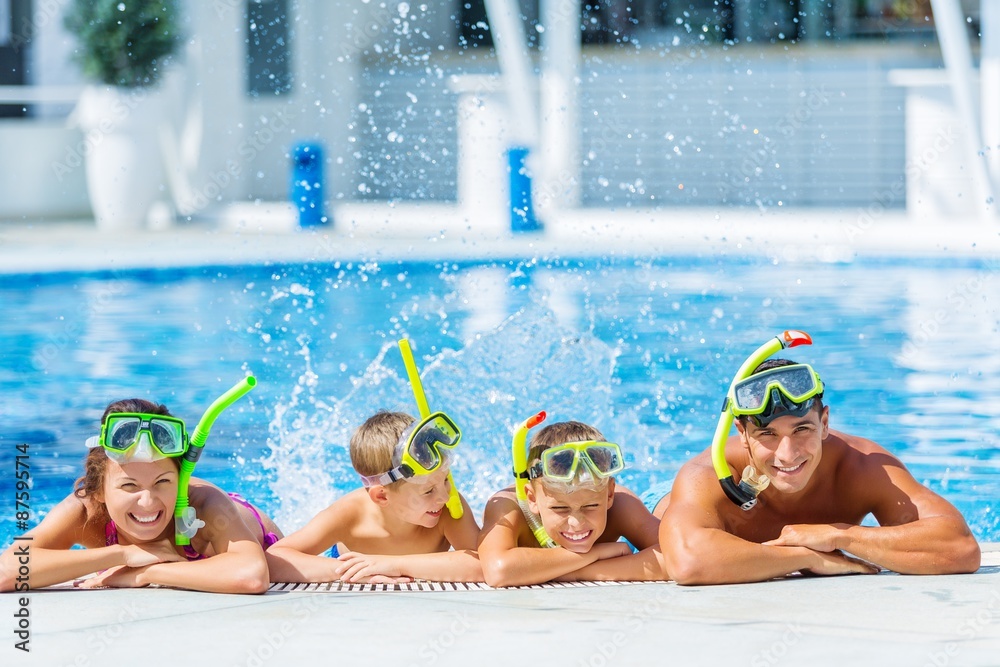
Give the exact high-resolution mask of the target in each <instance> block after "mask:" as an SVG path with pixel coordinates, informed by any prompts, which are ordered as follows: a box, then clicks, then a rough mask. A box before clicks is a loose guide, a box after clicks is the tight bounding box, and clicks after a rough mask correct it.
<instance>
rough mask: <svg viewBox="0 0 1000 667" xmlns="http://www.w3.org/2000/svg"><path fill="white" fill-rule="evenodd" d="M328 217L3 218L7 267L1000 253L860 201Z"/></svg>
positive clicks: (374, 210)
mask: <svg viewBox="0 0 1000 667" xmlns="http://www.w3.org/2000/svg"><path fill="white" fill-rule="evenodd" d="M335 219H336V222H335V224H334V225H333V227H330V228H313V229H287V228H279V229H275V228H274V227H273V226H269V225H268V224H267V222H266V217H265V216H262V217H261V222H260V224H257V225H256V226H255V223H254V222H253V221H252V220H250V221H244V222H243V223H241V224H237V225H228V226H227V225H220V224H218V223H214V222H192V223H181V224H175V225H174V226H171V227H169V228H168V229H164V230H158V231H150V230H139V231H120V232H104V231H100V230H98V229H97V228H96V226H95V225H94V223H93V221H89V220H77V221H45V222H31V223H29V222H17V223H10V222H8V223H3V224H0V274H17V273H47V272H61V271H97V270H116V269H117V270H126V269H137V268H171V267H191V266H221V265H226V266H233V265H244V264H280V263H294V262H304V263H305V262H308V263H313V262H331V261H382V262H385V261H395V260H423V261H427V260H440V259H474V260H500V259H503V260H506V259H532V258H537V259H553V258H559V257H568V258H575V257H580V258H586V257H615V256H623V257H683V256H693V257H714V258H733V259H740V258H746V257H755V258H765V259H767V260H769V261H771V262H773V263H778V262H825V263H829V262H852V261H855V260H857V259H862V258H942V257H947V258H955V259H958V258H961V259H979V260H983V259H987V260H994V259H996V258H997V257H1000V222H998V221H995V220H983V219H966V220H960V221H958V222H956V221H955V220H952V219H948V218H945V217H928V218H913V217H908V216H906V215H905V214H903V213H898V212H882V213H880V214H878V215H873V214H872V213H871V212H869V211H866V210H863V209H853V210H852V209H842V210H813V209H806V210H803V209H794V210H774V209H768V210H764V211H756V210H751V209H721V210H716V209H707V208H706V209H690V208H687V209H666V208H664V209H634V208H627V209H617V210H605V209H574V210H568V211H559V212H552V213H550V214H549V216H548V217H547V219H546V220H547V222H546V227H545V229H544V230H543V231H541V232H538V233H528V234H512V233H511V232H509V231H507V230H506V229H505V228H504V226H503V225H502V224H498V223H497V222H496V221H492V222H490V221H487V222H483V224H479V223H480V220H479V218H477V217H476V216H475V215H470V214H469V213H467V212H465V211H464V210H463V209H461V208H459V207H456V206H449V205H441V204H423V205H415V204H395V205H391V206H389V205H383V204H349V205H342V206H340V207H338V209H337V213H336V214H335Z"/></svg>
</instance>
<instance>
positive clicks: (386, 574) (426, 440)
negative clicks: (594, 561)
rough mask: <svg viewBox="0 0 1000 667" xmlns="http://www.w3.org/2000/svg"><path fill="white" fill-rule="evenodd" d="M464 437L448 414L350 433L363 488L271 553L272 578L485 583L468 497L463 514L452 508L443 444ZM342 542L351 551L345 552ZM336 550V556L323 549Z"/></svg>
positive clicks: (376, 422) (405, 418)
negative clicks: (456, 515)
mask: <svg viewBox="0 0 1000 667" xmlns="http://www.w3.org/2000/svg"><path fill="white" fill-rule="evenodd" d="M459 437H460V433H459V431H458V428H457V426H455V425H454V423H453V422H451V420H450V419H448V418H447V417H446V416H444V415H442V414H441V413H434V414H433V415H430V416H429V417H428V418H426V419H422V420H419V421H418V420H415V419H414V418H413V417H411V416H409V415H407V414H404V413H401V412H379V413H376V414H375V415H373V416H372V417H370V418H369V419H367V420H366V421H365V422H364V424H362V425H361V426H360V427H359V428H358V430H357V431H356V432H355V433H354V435H353V436H352V437H351V463H352V465H353V466H354V469H355V471H356V472H357V473H358V474H359V475H360V476H361V480H362V483H363V485H364V487H363V488H361V489H356V490H354V491H351V492H350V493H348V494H347V495H345V496H343V497H342V498H339V499H338V500H336V501H335V502H334V503H333V504H332V505H330V506H329V507H327V508H326V509H325V510H323V511H322V512H320V513H319V514H318V515H316V516H315V517H314V518H313V519H312V520H311V521H310V522H309V523H308V524H307V525H306V526H305V527H304V528H302V529H301V530H299V531H297V532H295V533H293V534H291V535H289V536H288V537H286V538H284V539H282V540H281V541H279V542H278V543H277V544H275V545H274V546H272V547H271V549H269V550H268V554H267V556H268V561H267V562H268V567H269V569H270V573H271V581H276V582H326V581H337V580H342V581H349V582H365V583H380V582H381V583H388V582H400V581H408V580H411V579H428V580H432V581H482V580H483V574H482V569H481V568H480V566H479V560H478V558H477V557H476V554H475V553H474V552H473V551H472V549H474V548H475V546H476V537H477V535H478V533H479V526H478V525H477V524H476V520H475V518H474V517H473V514H472V511H471V510H470V509H469V505H468V503H467V502H466V501H465V499H464V498H462V497H461V495H459V496H458V499H459V500H460V502H461V506H462V508H463V513H462V516H461V518H454V517H452V516H451V514H450V513H449V511H448V510H447V509H446V504H447V502H448V499H449V497H450V496H451V494H452V489H451V485H450V481H449V476H448V470H449V466H448V459H447V456H446V455H445V452H444V451H443V450H442V448H446V449H450V448H452V447H454V446H455V445H456V444H457V443H458V439H459ZM421 466H425V467H426V468H427V469H421ZM338 544H340V545H341V547H346V549H345V548H340V549H339V551H337V549H338V547H337V545H338ZM451 547H454V548H455V551H450V549H451ZM331 548H334V551H333V555H334V556H335V557H334V558H330V557H327V556H323V555H320V554H323V553H324V552H327V551H329V550H331Z"/></svg>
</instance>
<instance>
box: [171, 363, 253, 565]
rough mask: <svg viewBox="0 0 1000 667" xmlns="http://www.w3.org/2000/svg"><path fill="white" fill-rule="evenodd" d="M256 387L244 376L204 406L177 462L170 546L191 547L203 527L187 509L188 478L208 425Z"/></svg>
mask: <svg viewBox="0 0 1000 667" xmlns="http://www.w3.org/2000/svg"><path fill="white" fill-rule="evenodd" d="M256 385H257V378H255V377H254V376H252V375H248V376H247V377H245V378H243V379H242V380H240V381H239V382H237V383H236V384H235V385H233V387H232V388H230V389H229V391H227V392H226V393H224V394H223V395H222V396H219V397H218V398H217V399H215V401H213V402H212V404H211V405H210V406H208V410H206V411H205V414H203V415H202V416H201V419H200V420H199V421H198V425H197V426H196V427H195V429H194V433H192V434H191V445H190V446H189V447H188V450H187V451H186V452H185V453H184V458H183V459H182V460H181V470H180V475H179V476H178V478H177V504H176V505H175V506H174V543H175V544H177V545H178V546H186V545H189V544H191V538H192V537H194V534H195V533H197V532H198V529H199V528H201V527H202V526H204V525H205V522H204V521H200V520H199V519H198V517H197V516H196V515H195V509H194V508H193V507H191V506H190V498H189V497H188V486H189V484H190V482H191V475H192V474H193V473H194V467H195V465H197V463H198V459H199V458H200V457H201V451H202V449H203V448H204V447H205V442H206V441H207V440H208V433H209V431H211V430H212V424H214V423H215V420H216V419H217V418H218V416H219V415H220V414H222V411H223V410H225V409H226V408H228V407H229V406H230V405H232V404H233V403H235V402H236V401H237V400H239V399H240V398H241V397H242V396H243V395H244V394H246V393H248V392H249V391H250V390H251V389H253V388H254V387H255V386H256Z"/></svg>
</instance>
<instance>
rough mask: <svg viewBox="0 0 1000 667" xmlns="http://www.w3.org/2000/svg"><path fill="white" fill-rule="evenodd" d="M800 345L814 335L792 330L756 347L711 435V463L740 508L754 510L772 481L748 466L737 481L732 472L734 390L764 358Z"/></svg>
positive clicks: (731, 497)
mask: <svg viewBox="0 0 1000 667" xmlns="http://www.w3.org/2000/svg"><path fill="white" fill-rule="evenodd" d="M799 345H812V337H811V336H810V335H809V334H807V333H806V332H805V331H798V330H796V329H789V330H787V331H784V332H782V333H781V335H779V336H775V337H774V338H772V339H771V340H769V341H767V342H766V343H764V344H763V345H761V346H760V347H758V348H757V349H756V350H754V352H753V354H751V355H750V356H749V357H747V358H746V360H745V361H744V362H743V364H742V365H741V366H740V368H739V370H738V371H736V375H735V376H734V377H733V381H732V382H731V383H730V384H729V391H728V392H726V398H725V400H724V401H723V403H722V411H721V414H720V415H719V421H718V423H717V424H716V426H715V435H714V437H713V438H712V466H713V467H714V468H715V474H716V475H718V477H719V484H721V485H722V490H723V491H724V492H725V494H726V497H728V498H729V499H730V500H731V501H733V502H734V503H735V504H737V505H739V506H740V509H743V510H750V509H753V507H754V506H755V505H756V504H757V496H758V494H760V493H761V492H762V491H763V490H764V489H766V488H767V485H768V484H770V482H771V481H770V480H769V479H768V478H767V476H766V475H763V474H757V472H756V470H754V469H753V468H752V467H751V466H747V468H746V469H744V471H743V475H742V476H741V479H740V482H739V483H738V484H737V483H736V479H735V478H734V476H733V472H732V471H731V470H730V469H729V462H728V461H727V460H726V440H727V439H728V438H729V431H730V430H731V429H732V427H733V420H734V416H733V406H732V399H731V396H732V395H733V389H734V387H735V386H736V384H737V383H738V382H740V381H741V380H745V379H746V378H748V377H750V376H751V375H752V374H753V371H754V369H756V368H757V367H758V366H760V365H761V364H762V363H763V362H764V360H765V359H767V358H768V357H770V356H772V355H773V354H775V353H777V352H779V351H781V350H784V349H786V348H789V347H797V346H799ZM809 405H810V406H811V405H812V402H811V401H809ZM782 414H787V413H782ZM775 416H778V415H775Z"/></svg>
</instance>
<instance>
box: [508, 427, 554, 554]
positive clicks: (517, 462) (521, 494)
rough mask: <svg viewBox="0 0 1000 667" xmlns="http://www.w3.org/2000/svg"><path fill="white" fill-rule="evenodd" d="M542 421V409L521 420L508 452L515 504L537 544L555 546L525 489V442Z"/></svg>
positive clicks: (526, 453) (526, 478) (526, 482)
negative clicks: (531, 506)
mask: <svg viewBox="0 0 1000 667" xmlns="http://www.w3.org/2000/svg"><path fill="white" fill-rule="evenodd" d="M543 421H545V411H544V410H543V411H541V412H539V413H538V414H536V415H532V416H531V417H528V418H527V419H525V420H524V421H523V422H521V425H520V426H518V427H517V429H516V430H515V431H514V437H513V438H512V439H511V444H510V453H511V457H512V458H513V460H514V488H515V489H516V491H517V504H518V505H519V506H520V507H521V513H522V514H524V518H525V520H526V521H527V522H528V527H529V528H531V532H532V533H533V534H534V536H535V539H536V540H538V544H540V545H541V546H543V547H555V546H557V545H556V543H555V542H554V541H553V540H552V538H551V537H549V534H548V533H547V532H545V527H544V526H542V522H541V521H539V519H538V517H537V516H536V515H535V513H534V512H532V511H531V510H530V509H529V508H528V493H527V491H526V488H527V486H528V447H527V444H526V441H527V438H528V431H529V430H530V429H531V428H533V427H535V426H538V425H539V424H541V423H542V422H543Z"/></svg>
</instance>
